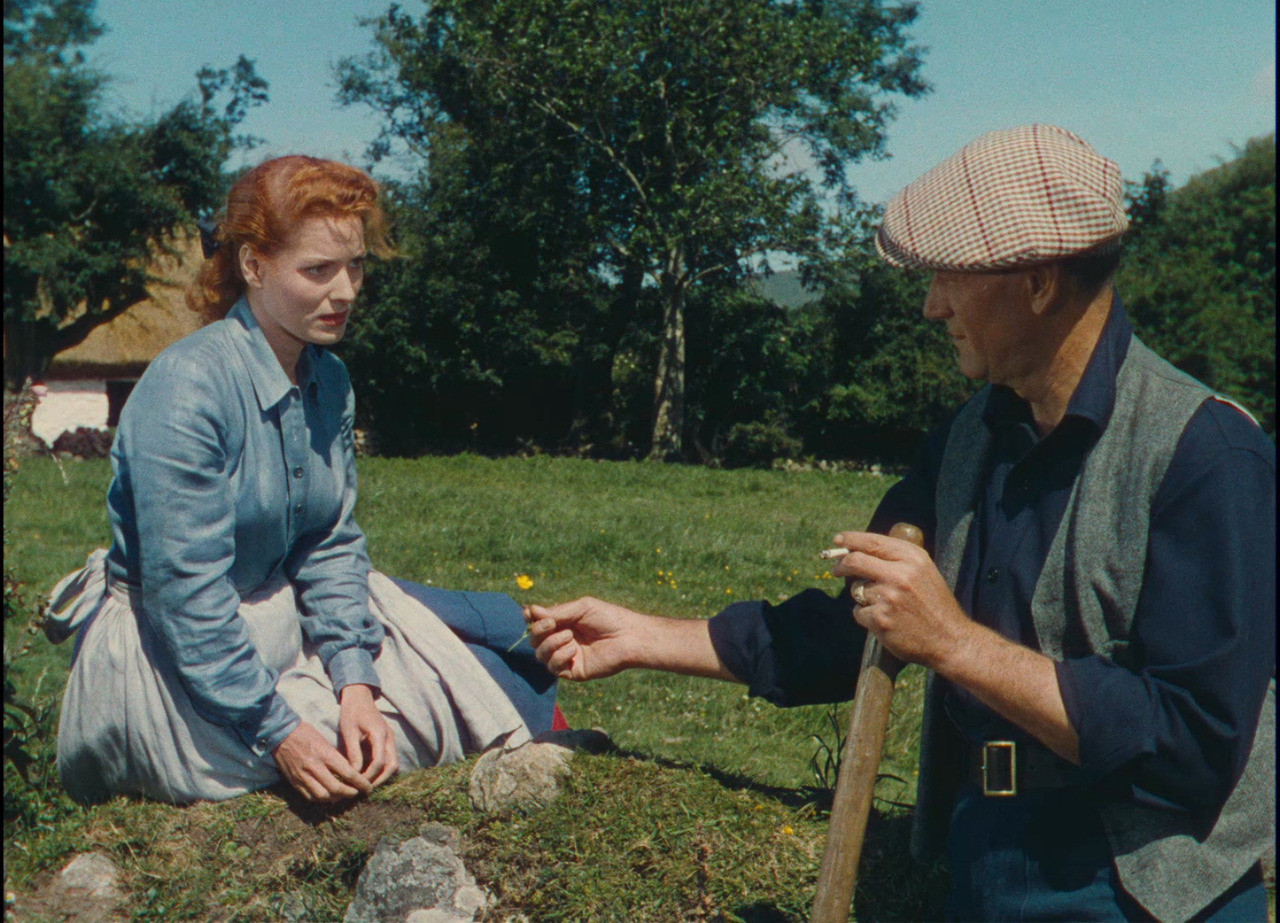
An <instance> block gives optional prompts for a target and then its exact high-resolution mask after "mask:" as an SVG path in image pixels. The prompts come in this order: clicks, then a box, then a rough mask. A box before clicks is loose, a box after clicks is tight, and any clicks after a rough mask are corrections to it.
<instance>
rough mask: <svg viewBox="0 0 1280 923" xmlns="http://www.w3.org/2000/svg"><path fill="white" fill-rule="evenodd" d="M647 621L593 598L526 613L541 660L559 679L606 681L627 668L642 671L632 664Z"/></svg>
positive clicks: (537, 607) (643, 617) (531, 636)
mask: <svg viewBox="0 0 1280 923" xmlns="http://www.w3.org/2000/svg"><path fill="white" fill-rule="evenodd" d="M646 618H648V617H647V616H644V615H642V614H640V613H639V612H633V611H631V610H630V609H624V608H623V607H622V606H615V605H613V604H612V603H607V602H604V601H603V600H599V599H593V598H592V597H590V596H583V597H582V598H581V599H575V600H574V601H573V602H567V603H561V604H560V605H558V606H526V607H525V620H526V621H527V622H528V623H529V638H530V641H531V642H532V643H533V646H534V648H535V652H536V654H537V657H538V660H540V661H542V662H543V663H545V664H546V665H547V669H548V670H550V671H551V672H552V673H554V674H555V675H556V676H557V677H558V678H560V679H572V680H587V679H602V678H603V677H606V676H612V675H613V674H615V673H617V672H618V671H619V670H623V669H625V668H626V667H628V666H632V665H636V666H642V665H643V664H632V663H631V662H630V661H629V658H630V657H632V656H633V654H634V651H635V647H636V638H635V634H636V632H637V629H638V625H639V623H640V622H642V621H643V620H645V619H646Z"/></svg>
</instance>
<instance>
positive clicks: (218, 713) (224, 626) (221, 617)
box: [118, 356, 300, 755]
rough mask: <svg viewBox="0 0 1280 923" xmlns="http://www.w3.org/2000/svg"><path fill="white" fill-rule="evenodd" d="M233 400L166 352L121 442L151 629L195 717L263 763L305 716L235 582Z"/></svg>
mask: <svg viewBox="0 0 1280 923" xmlns="http://www.w3.org/2000/svg"><path fill="white" fill-rule="evenodd" d="M229 401H230V395H229V394H228V393H227V391H226V390H225V389H220V388H219V386H218V383H217V381H216V380H214V376H211V375H210V374H208V367H207V366H205V365H204V364H203V363H199V362H195V361H192V360H191V359H190V358H189V357H182V358H175V357H172V356H169V357H166V356H161V357H159V358H158V359H157V360H156V361H155V362H153V363H152V366H151V367H150V368H149V369H148V371H147V374H146V375H144V376H143V378H142V380H141V381H140V382H139V383H138V386H137V388H135V389H134V392H133V394H132V395H130V399H129V405H128V407H127V408H126V411H125V414H124V417H123V418H122V420H121V424H120V432H119V437H118V438H119V439H120V451H121V452H122V453H123V455H124V457H125V460H126V464H127V466H128V477H129V479H130V485H131V494H132V501H133V507H134V516H135V518H136V523H137V535H138V556H139V560H140V565H141V579H142V598H143V608H144V610H145V614H146V619H147V623H148V624H149V625H150V627H151V628H152V629H153V631H154V632H155V635H156V637H157V638H158V639H159V642H160V645H161V647H162V649H163V650H164V652H165V654H166V655H167V656H168V657H169V659H170V661H171V662H172V663H173V665H174V666H175V667H176V669H177V672H178V675H179V677H180V678H181V681H182V684H183V686H184V688H185V689H186V691H187V694H188V696H189V697H190V699H191V703H192V705H193V706H194V707H195V710H196V712H197V713H198V714H199V715H201V717H203V718H205V719H206V720H207V721H210V722H212V723H213V724H217V725H221V726H229V727H232V728H233V729H234V730H235V731H236V732H237V733H238V734H239V736H240V737H241V739H242V740H244V742H245V743H246V744H247V745H248V746H249V747H250V748H251V749H252V750H254V752H256V753H258V754H260V755H262V754H267V753H270V752H271V751H272V750H273V749H274V748H275V747H276V746H277V745H278V744H280V743H281V742H282V741H283V740H284V739H285V738H286V737H287V736H288V735H289V734H290V733H291V732H292V731H293V730H294V729H295V728H296V727H297V726H298V724H299V723H300V719H299V718H298V716H297V714H296V713H295V712H294V711H293V709H291V708H290V707H289V705H288V704H287V703H286V702H285V700H284V699H283V698H282V697H281V696H280V695H279V694H278V693H277V692H276V690H275V684H276V680H277V677H276V675H275V674H274V673H273V672H272V671H271V670H270V669H268V668H267V666H266V665H265V664H264V663H263V662H262V659H261V658H260V657H259V656H258V652H257V650H256V649H255V648H254V646H253V643H252V641H251V640H250V638H249V631H248V626H247V625H246V624H245V622H244V620H243V619H242V618H241V617H240V615H239V612H238V611H237V610H238V607H239V605H240V597H239V594H238V593H237V592H236V591H235V588H234V587H233V586H232V585H231V581H230V579H229V577H228V572H229V570H230V568H231V564H232V561H233V559H234V557H235V550H236V549H235V508H236V502H235V497H234V495H233V493H232V487H231V482H230V470H229V469H230V466H231V464H232V463H233V460H234V459H233V457H232V454H231V453H230V452H229V437H230V436H231V434H232V431H233V426H232V425H231V424H230V422H229V416H230V415H229V413H228V411H227V408H228V406H229ZM240 439H241V440H242V439H243V434H241V435H240Z"/></svg>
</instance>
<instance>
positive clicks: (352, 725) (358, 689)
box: [338, 683, 400, 787]
mask: <svg viewBox="0 0 1280 923" xmlns="http://www.w3.org/2000/svg"><path fill="white" fill-rule="evenodd" d="M338 701H339V702H340V703H341V711H340V712H339V713H338V739H339V741H340V742H341V744H342V749H343V750H344V751H345V752H346V756H347V762H349V763H350V764H351V765H352V766H354V767H355V768H356V769H357V770H358V771H359V773H360V775H361V776H363V777H364V778H365V779H366V780H368V782H369V785H370V787H373V786H377V785H381V784H382V783H383V782H385V781H386V780H387V779H389V778H391V777H392V776H393V775H395V774H396V772H397V771H398V770H399V769H400V758H399V757H398V756H396V741H395V736H394V735H393V734H392V733H391V726H390V725H389V724H387V719H386V718H385V717H384V716H383V714H382V712H380V711H378V706H377V705H375V704H374V697H373V690H372V689H370V688H369V687H368V686H365V685H363V684H360V683H353V684H352V685H350V686H344V687H343V688H342V692H341V693H340V694H339V696H338Z"/></svg>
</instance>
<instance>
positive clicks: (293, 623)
mask: <svg viewBox="0 0 1280 923" xmlns="http://www.w3.org/2000/svg"><path fill="white" fill-rule="evenodd" d="M377 199H378V187H377V185H376V184H375V183H374V182H373V180H372V179H370V178H369V177H368V176H367V175H366V174H364V173H363V172H361V171H360V170H357V169H355V168H353V167H350V166H347V165H345V164H340V163H335V162H333V161H325V160H318V159H316V158H312V157H300V156H291V157H282V158H278V159H275V160H270V161H267V162H266V163H264V164H262V165H261V166H259V167H257V168H255V169H254V170H252V171H250V172H249V173H248V174H246V175H245V176H244V177H243V178H242V179H241V180H240V181H238V182H237V183H236V184H235V186H234V187H233V189H232V190H231V194H230V196H229V199H228V202H227V208H226V214H225V217H224V219H223V221H222V223H221V225H220V226H219V227H217V228H216V229H212V228H204V229H202V234H203V236H204V238H205V240H204V242H205V251H206V252H205V256H206V262H205V264H204V266H203V267H202V270H201V273H200V276H199V278H198V279H197V280H196V283H195V285H194V286H193V288H192V290H191V292H190V293H189V294H188V302H189V304H190V305H191V306H192V307H193V308H195V309H197V310H199V311H201V312H202V313H204V314H206V315H211V316H213V317H218V318H221V319H220V320H217V321H216V322H214V323H211V324H209V325H208V326H206V327H205V328H203V329H202V330H200V331H199V332H197V333H195V334H193V335H191V336H189V337H187V338H185V339H183V340H181V341H179V342H178V343H175V344H174V345H173V346H171V347H170V348H169V349H167V350H165V351H164V352H163V353H161V354H160V355H159V356H158V357H157V358H156V359H155V361H154V362H152V364H151V365H150V367H149V368H148V369H147V372H146V374H145V375H143V377H142V379H141V380H140V381H139V382H138V385H137V387H136V388H135V389H134V391H133V393H132V395H131V396H130V399H129V402H128V404H127V405H126V407H125V408H124V411H123V413H122V414H121V418H120V425H119V428H118V430H117V433H116V439H115V444H114V446H113V448H112V453H111V455H112V468H113V471H114V478H113V481H112V484H111V488H110V491H109V494H108V501H107V502H108V509H109V514H110V520H111V528H112V538H113V542H112V545H111V549H110V551H107V552H103V551H101V550H99V551H97V552H94V554H93V555H91V556H90V558H89V562H88V564H87V565H86V567H85V568H84V569H82V570H81V571H79V572H77V573H76V574H72V575H71V576H69V577H67V578H66V579H64V580H63V581H62V583H60V584H59V585H58V587H57V588H55V590H54V594H53V598H52V600H51V604H50V607H49V619H48V622H47V630H48V632H49V634H50V637H51V638H54V639H55V640H62V639H64V638H66V637H68V636H70V634H71V633H73V632H75V631H76V630H77V629H78V630H79V637H78V638H77V642H76V651H75V656H74V663H73V666H72V670H71V675H70V678H69V680H68V684H67V691H66V695H65V698H64V702H63V710H62V721H61V726H60V728H59V732H58V766H59V771H60V773H61V775H62V779H63V783H64V785H65V786H66V788H67V789H68V791H69V792H70V793H71V794H72V795H73V796H74V797H75V798H77V799H79V800H81V801H95V800H100V799H103V798H106V797H108V796H110V795H111V794H115V793H129V794H141V795H146V796H149V797H153V798H157V799H161V800H165V801H171V802H186V801H192V800H196V799H223V798H229V797H233V796H235V795H238V794H242V793H244V792H248V791H252V790H254V789H259V788H263V787H265V786H268V785H271V784H272V783H274V782H276V781H277V780H278V779H279V778H280V777H283V778H284V779H286V780H287V781H288V782H289V783H290V784H291V785H292V786H293V787H294V788H296V789H297V790H298V791H299V792H300V793H301V794H302V795H303V797H305V798H307V799H309V800H314V801H321V802H329V801H337V800H341V799H344V798H351V797H354V796H356V795H358V794H361V793H366V792H368V791H370V790H371V789H372V788H373V787H374V786H376V785H379V784H380V783H382V782H384V781H385V780H386V779H388V778H390V777H391V776H392V775H393V774H394V773H395V772H396V771H397V770H398V769H399V768H415V767H420V766H430V765H435V764H438V763H441V762H445V761H451V760H455V759H459V758H461V757H462V756H463V755H464V753H465V752H468V751H476V750H482V749H485V748H487V747H490V746H493V745H496V744H500V743H507V744H515V743H519V742H522V741H523V740H527V739H528V738H529V736H530V735H531V734H537V733H539V732H541V731H545V730H547V729H549V728H551V727H552V725H553V716H554V718H555V719H559V712H558V709H557V708H556V707H555V688H554V683H553V682H552V680H551V678H550V677H549V676H548V675H547V674H546V672H545V671H544V670H543V669H542V668H541V666H540V665H539V664H537V662H536V660H534V658H533V656H532V649H531V648H530V647H529V646H528V644H527V642H522V643H521V644H519V645H513V644H512V642H513V641H516V640H517V639H519V638H520V636H521V635H522V633H523V629H524V621H523V618H522V615H521V612H520V609H519V607H518V606H517V605H516V603H515V601H514V600H512V599H511V598H510V597H508V596H505V595H502V594H496V593H450V592H448V591H441V590H433V589H430V588H427V587H421V586H417V585H415V584H410V583H407V582H403V581H392V580H390V579H388V578H387V577H385V576H383V575H381V574H379V573H377V572H376V571H373V570H371V568H370V565H369V559H368V556H367V554H366V549H365V538H364V535H363V533H362V532H361V531H360V529H359V527H358V526H357V525H356V523H355V519H354V518H353V515H352V511H353V508H354V506H355V500H356V471H355V461H354V439H353V435H352V432H353V431H352V425H353V419H354V402H353V398H352V393H351V384H350V381H349V379H348V377H347V372H346V368H345V367H344V366H343V364H342V362H341V361H340V360H338V359H337V358H336V357H335V356H333V355H332V354H331V353H329V352H327V351H326V350H324V349H323V348H322V347H325V346H332V345H333V344H335V343H338V342H339V341H340V340H341V339H342V336H343V333H344V332H345V330H346V327H347V323H348V321H349V319H350V317H351V312H352V310H353V305H354V302H355V298H356V295H357V294H358V292H359V291H360V286H361V283H362V281H363V277H364V260H365V254H366V246H367V247H368V248H369V249H371V250H373V251H374V252H375V253H384V254H385V253H386V252H387V251H388V245H387V241H386V236H385V232H384V217H383V213H382V211H381V209H380V207H379V205H378V200H377ZM442 619H443V620H445V621H442ZM459 635H461V638H460V637H459ZM513 647H514V650H512V651H510V652H509V649H510V648H513Z"/></svg>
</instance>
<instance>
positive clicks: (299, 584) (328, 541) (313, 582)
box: [285, 357, 386, 693]
mask: <svg viewBox="0 0 1280 923" xmlns="http://www.w3.org/2000/svg"><path fill="white" fill-rule="evenodd" d="M330 358H332V357H330ZM334 368H335V369H336V373H335V375H334V377H335V378H336V380H337V383H338V385H339V388H340V390H341V391H342V392H343V393H344V395H345V396H344V398H343V404H342V410H341V424H340V426H339V431H338V439H337V444H336V446H335V452H336V453H338V463H339V468H340V470H341V472H342V475H341V498H340V503H339V505H338V508H337V514H336V517H335V519H334V521H333V523H332V525H331V526H330V527H329V528H327V529H321V530H317V531H315V532H312V533H310V534H309V535H307V536H305V537H303V539H302V540H301V541H299V542H298V544H297V545H296V546H295V547H294V549H293V551H292V552H290V555H289V560H288V562H286V565H285V566H286V572H287V573H288V576H289V579H290V580H291V581H292V582H293V585H294V587H295V588H296V589H297V591H298V600H299V602H300V603H301V606H302V611H303V613H304V617H303V619H302V630H303V632H304V633H305V634H306V636H307V639H308V640H309V641H310V642H311V643H312V644H314V645H315V647H316V652H317V654H319V656H320V661H321V663H323V664H324V668H325V671H326V672H327V673H328V674H329V679H330V680H331V681H332V682H333V691H334V692H335V693H338V692H341V691H342V689H343V688H344V687H346V686H349V685H351V684H353V683H363V684H364V685H367V686H372V687H374V688H375V689H376V688H378V686H379V680H378V674H377V672H376V671H375V670H374V667H373V658H374V657H376V656H377V654H378V651H379V650H380V649H381V647H382V639H383V637H384V636H385V634H386V632H385V629H383V627H382V625H381V623H379V622H378V620H377V619H375V618H374V617H373V615H372V613H370V612H369V553H368V550H367V546H366V542H365V537H364V532H362V531H361V529H360V527H359V526H358V525H356V520H355V507H356V457H355V436H354V426H355V397H354V395H353V394H352V392H351V382H350V379H348V377H347V374H346V369H345V368H344V367H343V366H342V365H341V363H340V362H337V360H336V359H334Z"/></svg>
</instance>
